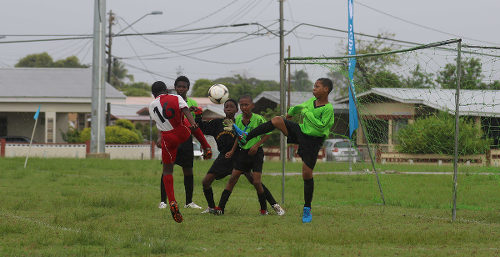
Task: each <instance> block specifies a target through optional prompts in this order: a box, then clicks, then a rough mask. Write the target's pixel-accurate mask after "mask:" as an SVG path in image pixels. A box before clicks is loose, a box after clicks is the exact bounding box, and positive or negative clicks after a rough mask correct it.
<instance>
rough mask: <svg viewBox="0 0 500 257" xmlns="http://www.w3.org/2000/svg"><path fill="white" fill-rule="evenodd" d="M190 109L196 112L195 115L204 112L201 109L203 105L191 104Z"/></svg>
mask: <svg viewBox="0 0 500 257" xmlns="http://www.w3.org/2000/svg"><path fill="white" fill-rule="evenodd" d="M189 110H190V111H192V112H194V115H201V114H203V109H201V107H196V106H191V108H189Z"/></svg>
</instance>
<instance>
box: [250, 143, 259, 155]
mask: <svg viewBox="0 0 500 257" xmlns="http://www.w3.org/2000/svg"><path fill="white" fill-rule="evenodd" d="M257 150H259V148H258V147H255V145H254V146H252V147H251V148H250V150H248V155H250V156H252V155H255V154H256V153H257Z"/></svg>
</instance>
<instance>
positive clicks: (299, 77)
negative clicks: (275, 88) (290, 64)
mask: <svg viewBox="0 0 500 257" xmlns="http://www.w3.org/2000/svg"><path fill="white" fill-rule="evenodd" d="M290 80H291V84H292V89H293V90H294V91H308V92H309V91H311V90H312V86H313V82H312V81H310V80H309V74H307V72H306V71H304V70H298V71H295V72H294V73H293V74H292V75H291V78H290Z"/></svg>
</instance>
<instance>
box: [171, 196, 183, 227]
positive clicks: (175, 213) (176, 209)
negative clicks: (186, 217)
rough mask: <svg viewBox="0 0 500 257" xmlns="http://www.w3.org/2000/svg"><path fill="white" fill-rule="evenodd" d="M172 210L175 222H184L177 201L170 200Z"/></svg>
mask: <svg viewBox="0 0 500 257" xmlns="http://www.w3.org/2000/svg"><path fill="white" fill-rule="evenodd" d="M170 212H171V213H172V218H174V220H175V222H177V223H181V222H182V220H183V219H182V215H181V213H180V212H179V205H177V202H175V201H171V202H170Z"/></svg>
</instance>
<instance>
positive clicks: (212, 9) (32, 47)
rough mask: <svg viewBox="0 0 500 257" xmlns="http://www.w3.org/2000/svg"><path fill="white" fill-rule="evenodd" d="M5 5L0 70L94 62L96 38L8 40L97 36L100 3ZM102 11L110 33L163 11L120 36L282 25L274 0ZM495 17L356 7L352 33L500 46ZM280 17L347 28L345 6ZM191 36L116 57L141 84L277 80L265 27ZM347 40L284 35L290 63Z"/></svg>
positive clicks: (141, 41) (446, 3) (296, 9)
mask: <svg viewBox="0 0 500 257" xmlns="http://www.w3.org/2000/svg"><path fill="white" fill-rule="evenodd" d="M0 6H1V7H0V68H9V67H14V65H15V63H17V61H18V60H19V59H20V58H22V57H24V56H26V55H28V54H33V53H41V52H48V53H49V54H50V55H51V56H52V57H53V58H54V59H55V60H58V59H62V58H66V57H68V56H71V55H76V56H77V57H78V58H79V59H80V60H81V62H82V63H85V64H91V63H92V40H91V39H80V40H68V41H55V42H36V43H35V42H32V43H9V44H6V43H2V42H8V41H16V40H31V39H40V38H54V37H48V36H39V37H33V36H28V35H53V34H57V35H68V36H72V35H82V34H92V32H93V18H94V1H90V0H87V1H83V0H45V1H39V0H2V1H1V3H0ZM106 9H107V12H109V10H112V11H113V13H115V14H116V16H117V20H116V24H115V25H113V27H112V29H113V32H114V33H117V32H118V31H120V30H122V29H124V28H126V27H127V26H128V25H127V24H131V23H133V22H134V21H136V20H138V19H139V18H141V17H142V16H143V15H145V14H148V13H151V12H152V11H161V12H163V14H162V15H148V16H146V17H144V18H143V19H141V20H139V21H138V22H137V23H135V24H134V25H133V26H131V27H129V28H128V29H127V30H125V31H124V32H123V33H149V32H162V31H163V32H164V31H179V30H188V29H199V28H207V27H213V26H222V25H231V24H241V23H251V22H253V23H259V24H261V25H263V26H265V27H268V28H269V30H271V31H272V32H273V33H277V30H278V28H279V27H278V19H279V2H278V1H277V0H211V1H206V0H185V1H168V0H141V1H137V0H107V1H106ZM498 10H500V1H497V0H476V1H464V0H439V1H435V0H432V1H431V0H420V1H402V0H362V1H356V0H354V30H355V32H358V33H364V34H369V35H377V34H379V33H384V32H387V33H394V34H395V38H396V39H399V40H406V41H412V42H418V43H430V42H436V41H441V40H447V39H451V38H458V37H462V38H464V42H465V43H468V44H476V45H495V46H500V33H499V32H498V28H500V19H498ZM284 18H285V20H286V21H285V24H284V28H285V31H289V30H291V29H292V28H293V27H294V26H296V25H297V24H300V23H309V24H313V25H318V26H324V27H330V28H335V29H342V30H346V29H347V0H343V1H325V0H285V1H284ZM194 31H195V32H197V34H172V33H169V34H166V35H165V34H164V35H145V36H127V37H115V38H114V39H113V44H112V54H113V56H115V57H118V58H121V59H120V60H121V61H122V62H123V63H124V64H126V68H127V69H128V70H129V73H131V74H133V75H134V78H135V81H143V82H147V83H149V84H151V83H152V82H154V81H156V80H163V81H165V82H166V83H167V84H173V81H174V80H175V77H176V76H177V74H179V73H181V74H183V75H186V76H188V77H189V78H190V80H191V81H193V82H194V81H195V80H197V79H200V78H208V79H216V78H219V77H225V76H233V75H235V74H241V75H243V76H247V77H256V78H259V79H266V80H279V38H278V37H277V36H275V35H273V34H272V33H268V32H267V31H266V30H264V29H263V28H262V27H261V26H257V25H251V26H240V27H233V28H227V27H226V28H217V29H203V30H194ZM200 32H202V33H204V34H200ZM184 33H186V32H184ZM2 35H5V37H4V38H1V37H2ZM346 38H347V34H345V33H340V32H335V31H331V30H325V29H318V28H313V27H310V26H299V27H298V28H296V29H295V30H294V31H293V33H290V34H288V35H287V36H286V37H285V46H286V47H287V46H290V48H291V55H292V56H335V55H340V53H341V52H343V51H344V45H345V42H346ZM359 38H361V37H358V39H359ZM363 39H369V38H363ZM342 42H344V44H342ZM297 69H306V70H307V71H308V72H309V74H310V76H311V77H312V78H311V79H314V77H315V76H321V73H322V72H324V70H321V69H318V68H311V66H310V65H309V66H303V65H295V66H294V67H292V71H294V70H297ZM0 79H1V78H0Z"/></svg>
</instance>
